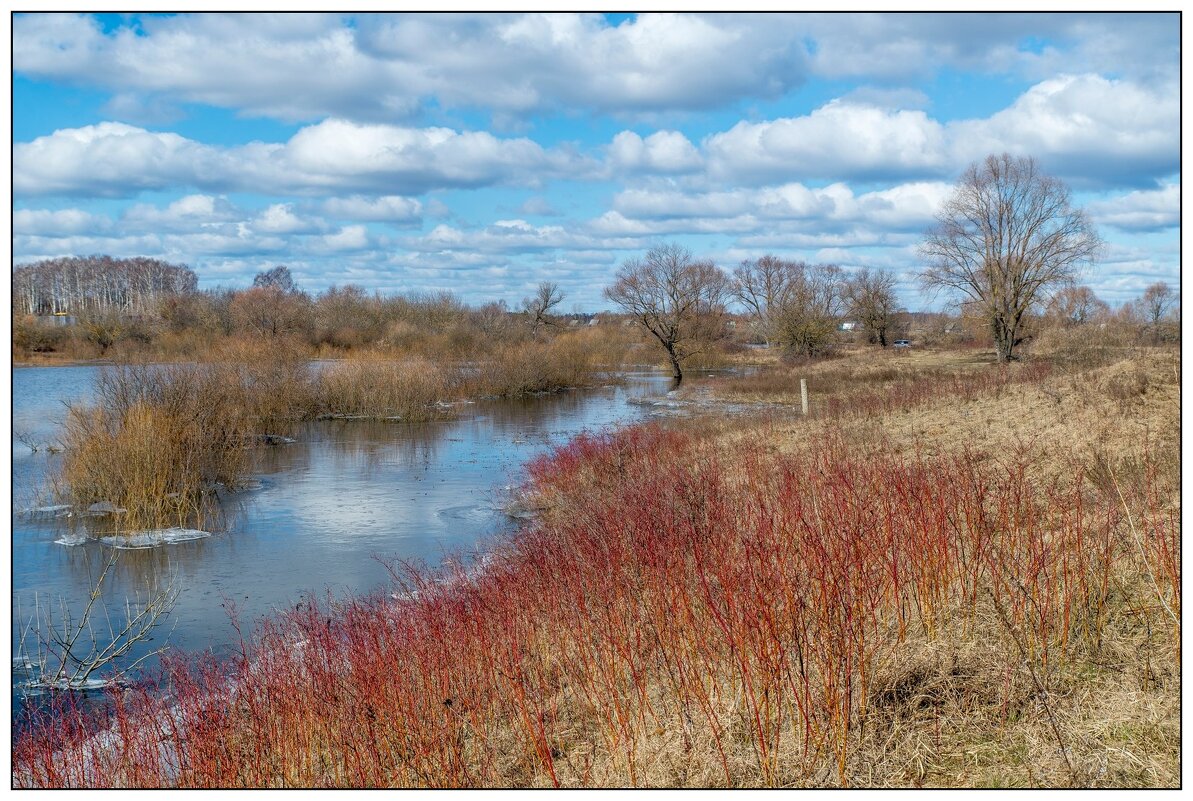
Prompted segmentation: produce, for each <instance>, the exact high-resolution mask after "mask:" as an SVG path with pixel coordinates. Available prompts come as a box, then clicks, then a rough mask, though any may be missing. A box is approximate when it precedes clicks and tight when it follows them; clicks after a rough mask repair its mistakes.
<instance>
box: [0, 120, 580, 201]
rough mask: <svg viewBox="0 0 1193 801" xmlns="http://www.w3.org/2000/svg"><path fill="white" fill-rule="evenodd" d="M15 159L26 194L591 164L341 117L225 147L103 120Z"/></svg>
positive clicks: (498, 175)
mask: <svg viewBox="0 0 1193 801" xmlns="http://www.w3.org/2000/svg"><path fill="white" fill-rule="evenodd" d="M13 162H14V173H13V175H14V177H13V189H14V191H15V192H16V193H17V194H19V195H49V194H73V195H92V196H110V197H119V196H126V195H131V194H135V193H136V192H139V191H142V190H150V189H165V188H171V187H186V186H190V187H198V188H201V189H209V190H215V191H245V192H257V193H263V194H291V193H292V194H314V193H326V192H334V191H348V192H353V191H355V192H382V193H385V194H387V195H390V194H403V195H417V194H421V193H423V192H426V191H429V190H431V189H435V188H441V187H478V186H488V185H494V184H521V185H528V184H529V185H533V184H535V183H537V182H539V181H541V180H543V179H545V178H549V177H552V176H559V175H567V176H571V175H575V174H582V173H583V172H585V171H589V170H591V169H592V165H591V164H590V163H589V162H588V160H586V159H584V158H582V157H580V156H578V155H576V154H574V153H571V152H568V151H564V150H546V149H544V148H542V147H540V146H539V145H538V144H536V143H535V142H533V141H531V140H529V139H525V138H518V139H499V138H497V137H495V136H493V135H492V134H489V133H487V132H483V131H482V132H473V131H465V132H460V131H455V130H453V129H450V128H403V127H399V126H392V125H365V124H359V123H353V122H348V121H346V120H338V119H331V120H324V121H323V122H320V123H317V124H315V125H310V126H307V127H304V128H302V129H300V130H299V131H298V132H297V133H296V134H294V136H292V137H291V138H290V140H289V141H287V142H285V143H262V142H253V143H250V144H248V145H244V146H240V147H226V148H225V147H217V146H214V145H207V144H202V143H200V142H196V141H193V140H190V139H186V138H184V137H182V136H179V135H178V134H175V133H162V132H154V131H148V130H145V129H142V128H137V127H135V126H131V125H125V124H123V123H114V122H104V123H99V124H97V125H88V126H84V127H82V128H67V129H62V130H58V131H55V132H54V133H52V134H49V135H47V136H42V137H38V138H37V139H34V140H33V141H32V142H27V143H18V144H16V145H14V147H13Z"/></svg>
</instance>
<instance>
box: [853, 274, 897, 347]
mask: <svg viewBox="0 0 1193 801" xmlns="http://www.w3.org/2000/svg"><path fill="white" fill-rule="evenodd" d="M845 305H846V308H847V309H848V312H849V315H850V316H852V317H854V318H856V319H857V321H858V322H859V323H861V324H862V329H863V330H864V331H865V332H866V336H867V337H868V338H869V340H870V341H871V342H876V343H878V344H879V345H881V346H882V347H884V348H885V347H886V345H887V334H888V333H889V332H890V329H891V326H892V325H893V324H894V320H895V314H896V313H897V312H898V311H899V299H898V298H897V297H896V296H895V275H894V273H892V272H890V271H889V270H875V271H873V272H871V271H870V270H869V269H868V268H863V269H861V270H858V271H857V272H856V273H855V274H854V276H853V278H851V279H850V280H849V281H848V282H846V284H845Z"/></svg>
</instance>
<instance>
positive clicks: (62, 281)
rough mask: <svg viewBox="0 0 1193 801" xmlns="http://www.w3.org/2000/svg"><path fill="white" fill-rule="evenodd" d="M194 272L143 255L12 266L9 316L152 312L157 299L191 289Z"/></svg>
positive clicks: (50, 260)
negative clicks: (11, 304)
mask: <svg viewBox="0 0 1193 801" xmlns="http://www.w3.org/2000/svg"><path fill="white" fill-rule="evenodd" d="M198 283H199V281H198V278H197V277H196V276H195V272H194V270H191V269H190V268H189V267H187V266H186V265H179V264H169V263H167V262H164V261H159V260H158V259H149V258H143V257H137V258H131V259H116V258H112V257H111V256H67V257H63V258H58V259H47V260H45V261H39V262H37V263H36V264H28V265H23V266H20V267H17V268H16V269H14V270H13V274H12V303H13V313H14V315H21V314H33V315H43V314H72V315H80V316H82V315H90V314H97V313H98V314H106V313H110V312H121V313H126V314H146V313H156V312H157V310H158V307H159V305H160V304H161V302H162V300H164V299H165V298H167V297H170V296H174V295H181V294H187V293H190V292H194V291H195V289H196V288H197V287H198Z"/></svg>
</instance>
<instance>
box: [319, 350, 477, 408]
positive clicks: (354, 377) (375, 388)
mask: <svg viewBox="0 0 1193 801" xmlns="http://www.w3.org/2000/svg"><path fill="white" fill-rule="evenodd" d="M458 386H459V377H458V375H457V374H456V373H455V372H454V371H447V370H445V369H444V368H443V367H442V366H440V365H437V364H434V363H432V362H430V361H428V360H426V359H421V358H411V359H405V360H402V361H381V360H367V361H366V360H362V359H349V360H346V361H343V362H337V363H334V364H331V365H328V366H326V367H324V368H323V369H322V370H321V371H320V373H319V379H318V382H317V386H316V390H315V392H316V394H317V400H316V404H317V406H318V408H319V409H320V411H321V413H323V414H330V415H347V416H359V417H370V418H377V419H386V418H396V419H402V420H406V421H409V422H418V421H424V420H433V419H437V418H440V417H443V416H444V415H445V408H444V406H443V405H441V404H445V403H446V402H447V401H449V400H450V399H452V398H454V397H455V395H456V393H457V389H458Z"/></svg>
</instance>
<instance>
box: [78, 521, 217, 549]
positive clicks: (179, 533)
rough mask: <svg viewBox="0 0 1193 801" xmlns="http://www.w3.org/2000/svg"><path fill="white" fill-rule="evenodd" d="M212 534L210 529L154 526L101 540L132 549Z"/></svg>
mask: <svg viewBox="0 0 1193 801" xmlns="http://www.w3.org/2000/svg"><path fill="white" fill-rule="evenodd" d="M210 536H211V532H210V531H200V530H199V529H196V528H177V527H174V528H154V529H148V530H146V531H134V532H133V533H131V534H120V535H115V536H111V537H101V538H100V540H99V541H100V542H102V543H103V544H104V545H107V546H109V547H112V548H122V549H126V550H131V549H135V548H156V547H157V546H159V545H174V544H175V543H179V542H190V541H191V540H201V539H203V538H204V537H210Z"/></svg>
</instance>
